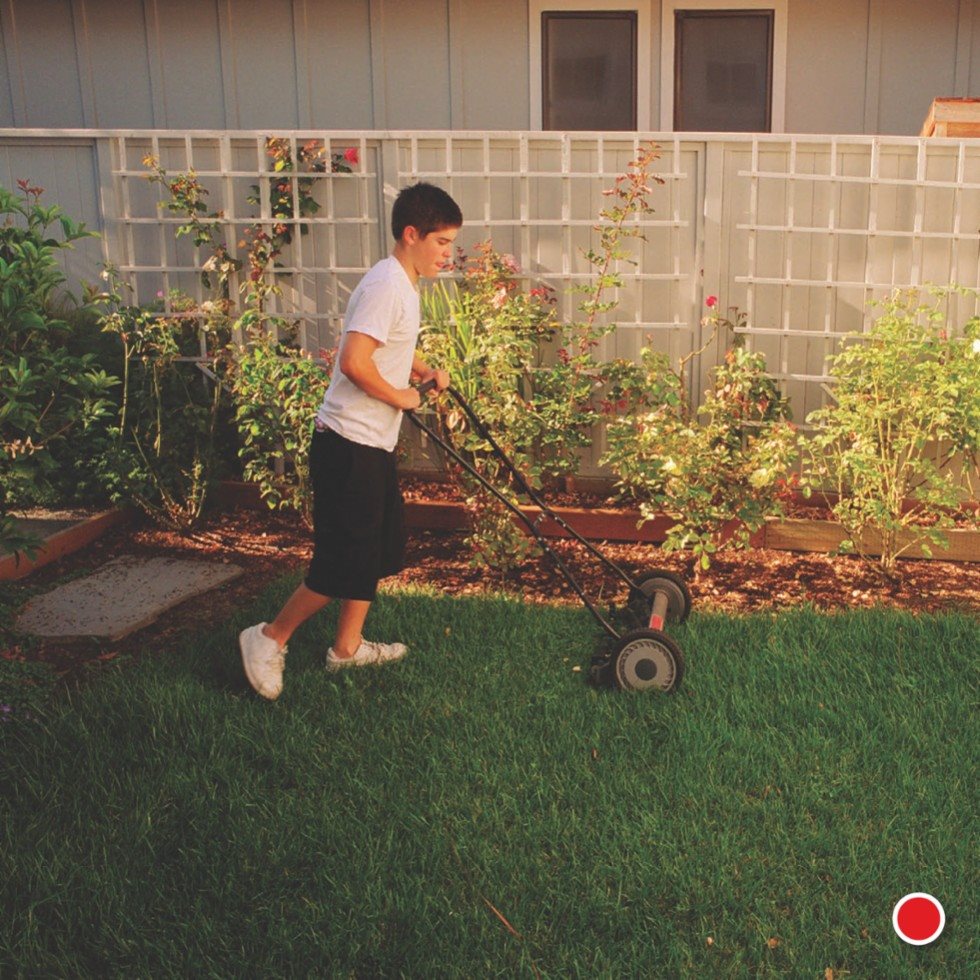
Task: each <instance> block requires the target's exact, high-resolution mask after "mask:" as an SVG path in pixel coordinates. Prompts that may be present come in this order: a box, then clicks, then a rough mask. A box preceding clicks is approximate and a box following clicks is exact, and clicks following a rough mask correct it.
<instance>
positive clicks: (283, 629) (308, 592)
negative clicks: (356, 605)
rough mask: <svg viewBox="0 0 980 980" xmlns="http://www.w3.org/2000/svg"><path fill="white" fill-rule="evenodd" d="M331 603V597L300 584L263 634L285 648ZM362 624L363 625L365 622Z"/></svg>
mask: <svg viewBox="0 0 980 980" xmlns="http://www.w3.org/2000/svg"><path fill="white" fill-rule="evenodd" d="M329 601H330V597H329V596H325V595H321V594H320V593H319V592H314V591H313V590H312V589H309V588H307V587H306V585H305V584H304V583H302V582H300V584H299V585H298V586H297V587H296V591H295V592H293V594H292V595H291V596H290V597H289V598H288V599H287V600H286V604H285V605H284V606H283V607H282V609H280V610H279V613H278V614H277V616H276V618H275V619H274V620H273V621H272V622H271V623H267V624H266V626H265V627H264V628H263V630H262V632H263V633H264V634H265V635H266V636H268V637H269V638H270V639H272V640H275V641H276V643H278V644H279V646H281V647H284V646H285V645H286V644H287V643H288V642H289V638H290V637H291V636H292V635H293V633H295V632H296V630H297V628H298V627H299V626H301V625H302V624H303V623H305V622H306V621H307V620H308V619H309V618H310V616H312V615H313V614H314V613H318V612H319V611H320V610H321V609H322V608H323V607H324V606H325V605H326V604H327V603H328V602H329ZM369 605H370V603H369ZM361 622H362V623H363V620H361Z"/></svg>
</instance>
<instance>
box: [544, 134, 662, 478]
mask: <svg viewBox="0 0 980 980" xmlns="http://www.w3.org/2000/svg"><path fill="white" fill-rule="evenodd" d="M659 158H660V151H659V148H658V147H657V146H656V145H655V144H647V145H645V146H643V147H641V149H640V151H639V153H638V155H637V156H636V158H635V159H633V160H632V161H630V163H629V164H628V165H627V167H626V171H625V172H624V173H622V174H620V175H619V176H618V177H617V178H616V180H615V182H614V185H613V186H612V187H611V188H607V189H606V190H604V191H603V192H602V193H603V195H604V196H605V197H607V198H610V199H611V201H610V204H609V206H608V207H605V208H603V209H602V210H600V212H599V218H600V220H599V222H598V223H597V224H596V225H595V229H594V230H595V231H596V232H598V235H599V243H598V247H592V248H590V249H588V250H587V251H586V252H585V258H586V259H587V260H588V262H589V264H590V265H591V267H592V273H593V274H592V277H591V278H590V280H589V281H588V282H587V283H585V284H584V285H583V286H581V287H578V288H579V289H580V291H581V292H582V293H584V294H585V297H586V298H585V299H584V300H583V301H582V303H581V304H580V306H579V311H580V312H581V313H582V314H583V315H584V319H583V320H580V321H575V322H571V323H566V324H563V325H562V329H561V342H560V346H559V348H558V350H557V355H556V358H555V361H554V363H551V364H549V365H547V366H542V367H539V368H538V369H537V370H536V371H535V372H534V391H535V396H534V408H535V410H536V412H537V414H538V417H539V419H540V442H539V446H538V457H539V459H540V465H541V468H542V471H543V472H545V473H547V474H549V475H553V476H566V475H569V474H572V473H575V472H577V470H578V467H579V461H580V455H581V452H582V451H583V450H584V449H587V448H588V447H589V446H591V445H592V440H593V434H594V431H595V427H596V425H597V424H598V423H599V421H600V420H601V418H602V415H601V413H600V410H599V406H598V402H599V400H600V398H601V397H602V389H603V387H604V386H605V385H607V384H608V383H609V382H611V383H612V384H613V386H615V385H616V384H617V383H618V381H619V380H620V379H621V378H622V376H623V374H624V372H626V373H628V368H624V365H623V362H621V361H615V362H602V361H600V360H599V359H598V356H597V353H598V348H599V345H600V343H601V340H602V338H603V337H605V336H607V335H608V334H609V333H611V332H612V331H613V330H615V329H616V327H615V324H614V323H612V322H610V321H609V320H608V319H607V317H606V314H608V313H610V312H611V311H612V310H613V309H615V307H616V305H617V302H618V300H617V299H616V294H615V291H616V290H617V289H619V288H620V287H621V286H622V285H623V279H622V276H621V274H620V272H619V268H620V264H621V263H622V262H626V263H629V264H631V265H635V264H636V260H635V259H634V258H633V257H632V254H631V252H630V251H629V249H628V247H627V245H628V242H629V240H630V239H643V234H642V231H641V226H640V224H639V219H640V218H641V217H642V216H644V215H647V214H651V213H652V212H653V210H654V209H653V207H652V205H651V204H650V202H649V195H650V194H651V193H652V190H653V188H652V185H654V184H663V183H664V180H663V178H662V177H659V176H657V175H656V174H654V173H652V172H651V167H652V166H653V164H654V163H655V162H656V161H657V160H658V159H659Z"/></svg>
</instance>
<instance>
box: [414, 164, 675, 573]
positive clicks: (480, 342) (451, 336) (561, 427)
mask: <svg viewBox="0 0 980 980" xmlns="http://www.w3.org/2000/svg"><path fill="white" fill-rule="evenodd" d="M657 158H658V152H657V148H656V147H654V146H648V147H645V148H644V149H642V150H641V152H640V153H639V155H638V156H637V158H636V159H635V160H633V161H631V162H630V164H629V165H628V168H627V171H626V173H624V174H623V175H621V176H620V177H618V178H617V179H616V182H615V185H614V187H612V188H611V189H609V190H607V191H605V192H604V193H605V195H606V196H608V197H612V198H614V199H615V200H614V201H613V202H611V203H610V206H609V207H606V208H603V209H602V211H600V215H599V217H600V221H599V223H598V224H597V225H596V231H597V232H598V234H599V243H598V246H597V247H594V248H591V249H589V250H588V251H587V252H586V253H585V257H586V258H587V260H588V261H589V263H590V264H591V266H592V267H593V273H594V275H593V277H592V278H591V280H590V282H589V283H588V284H587V285H586V286H584V287H582V289H583V292H584V293H585V294H586V297H587V298H586V299H585V300H584V301H583V302H582V304H581V305H580V311H581V312H582V313H583V315H584V319H583V320H582V321H580V322H575V323H568V324H560V323H558V321H557V319H556V317H555V313H554V308H553V307H554V291H553V290H552V289H550V288H549V287H548V286H545V285H537V286H534V287H533V288H530V289H526V287H524V286H523V284H522V278H521V275H520V269H519V268H518V266H517V262H516V260H515V259H514V258H513V257H512V256H509V255H500V254H499V253H497V252H495V251H494V249H493V245H492V243H491V242H485V243H483V244H481V245H480V246H478V248H477V255H476V257H475V258H474V259H473V260H472V261H469V262H467V260H466V258H465V256H463V257H461V259H460V261H459V262H458V263H457V268H458V270H461V271H462V281H461V282H457V283H452V284H449V285H446V284H444V283H437V284H436V285H435V286H433V287H432V288H430V289H429V290H428V291H427V292H426V293H425V294H424V297H423V321H424V323H425V324H426V326H425V327H424V329H423V336H422V346H423V351H424V354H425V356H426V357H427V359H429V360H430V362H431V363H433V364H438V365H439V366H440V367H445V368H446V369H447V370H448V371H449V374H450V377H451V378H452V380H453V384H454V385H455V386H456V387H457V389H458V390H459V391H460V392H461V393H462V394H463V396H464V397H465V398H466V400H467V401H468V402H469V403H470V404H471V405H472V406H473V407H474V410H475V412H476V414H477V415H478V416H479V417H480V418H481V419H483V420H484V421H485V422H486V424H487V426H488V428H489V429H490V431H492V432H493V433H494V436H495V438H497V440H498V442H499V443H500V445H501V448H503V449H504V451H505V452H507V454H508V455H509V456H511V458H512V459H513V460H514V462H515V464H516V465H517V467H518V468H519V469H520V470H521V471H522V472H523V473H524V475H525V476H526V478H527V479H528V481H529V483H530V484H531V485H532V486H538V487H540V486H541V485H542V484H543V483H544V482H545V481H547V480H549V479H555V478H560V477H564V476H568V475H569V474H571V473H574V472H576V471H577V469H578V466H579V456H580V452H581V450H582V449H583V448H586V447H588V446H589V445H590V444H591V442H592V438H593V431H594V427H595V425H596V423H597V422H598V421H599V419H600V418H601V414H600V411H599V408H598V404H597V400H598V397H599V395H600V394H601V392H602V390H603V388H604V386H606V385H608V386H610V391H612V390H618V387H619V386H620V384H621V382H622V379H623V377H624V376H625V374H626V373H628V368H627V367H626V366H625V365H624V364H623V363H622V362H618V361H617V362H612V363H611V364H604V363H602V362H600V361H599V360H598V358H597V349H598V347H599V344H600V341H601V339H602V337H604V336H605V335H606V334H608V333H609V332H610V331H611V330H613V329H614V326H613V325H612V324H610V323H608V322H606V320H605V315H606V314H607V313H608V312H609V311H610V310H612V309H613V308H614V307H615V305H616V302H615V299H610V298H609V296H610V295H611V294H610V291H611V290H615V289H616V288H618V287H619V286H621V285H622V279H621V277H620V275H619V272H618V266H619V263H620V262H621V261H632V259H631V258H630V254H629V251H628V250H627V248H626V246H625V242H626V240H628V239H630V238H636V237H641V234H640V228H639V225H638V224H637V223H636V220H635V219H637V218H638V217H640V216H641V215H643V214H647V213H649V212H650V211H652V208H651V206H650V205H649V203H648V200H647V197H648V195H649V194H650V192H651V184H653V183H655V182H656V183H662V182H663V181H662V180H661V178H659V177H655V176H653V175H651V173H650V167H651V166H652V164H653V162H654V161H655V160H656V159H657ZM554 341H559V346H558V348H557V351H556V352H555V354H554V356H553V357H552V358H550V362H549V363H546V352H547V350H548V348H549V345H551V344H552V342H554ZM436 411H437V413H438V424H439V426H440V428H441V429H442V433H443V435H444V436H445V437H446V438H447V440H448V441H449V442H450V443H451V444H453V445H454V447H455V448H456V449H457V450H458V451H460V452H461V453H463V455H464V456H466V457H467V458H468V459H469V460H470V461H471V462H473V463H474V464H476V465H477V469H481V470H482V471H483V472H484V473H485V474H486V475H487V476H488V477H489V478H490V479H491V481H492V482H494V483H495V484H496V485H499V484H500V480H499V479H498V477H499V471H500V467H499V465H498V463H497V462H496V460H495V459H494V457H493V456H492V454H491V453H490V446H489V445H488V444H487V443H486V441H485V440H484V439H483V438H482V437H481V436H480V435H479V433H478V432H475V431H473V429H472V426H471V425H470V422H469V420H468V419H467V417H466V416H465V414H463V413H462V412H460V411H459V410H458V408H456V407H455V405H453V404H451V403H448V402H444V403H442V404H441V405H440V406H439V407H437V409H436ZM457 479H458V480H459V482H460V483H461V484H462V487H463V489H464V491H465V493H466V496H467V503H468V506H469V508H470V511H471V515H472V521H473V527H474V530H473V534H472V536H471V538H470V541H469V543H470V545H471V547H472V548H473V551H474V561H476V562H478V563H479V564H489V565H490V566H492V567H495V568H498V569H500V570H503V571H506V570H507V569H509V568H512V567H514V566H516V565H518V564H520V562H521V561H522V560H523V558H524V557H525V556H526V555H527V554H529V553H531V552H532V551H533V550H534V546H533V543H532V542H531V541H530V540H529V539H528V538H527V537H526V536H525V535H524V534H523V532H521V531H520V530H519V529H518V528H517V527H516V526H515V525H514V523H513V521H512V519H511V517H510V514H509V513H508V512H507V510H506V508H504V507H503V505H502V504H500V503H499V501H497V500H496V499H495V498H493V497H491V496H490V495H489V494H487V493H485V492H484V491H482V490H479V489H478V487H477V486H475V485H474V484H473V483H472V481H470V480H469V478H467V477H465V475H463V474H458V475H457ZM510 492H511V497H512V500H514V502H517V496H516V494H515V492H514V488H513V487H511V488H510Z"/></svg>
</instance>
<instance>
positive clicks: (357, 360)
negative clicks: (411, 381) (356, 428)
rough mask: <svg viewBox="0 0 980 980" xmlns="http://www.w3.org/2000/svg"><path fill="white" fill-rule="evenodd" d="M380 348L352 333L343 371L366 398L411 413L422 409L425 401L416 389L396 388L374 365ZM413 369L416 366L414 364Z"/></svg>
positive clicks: (342, 351)
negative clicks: (421, 405) (420, 406)
mask: <svg viewBox="0 0 980 980" xmlns="http://www.w3.org/2000/svg"><path fill="white" fill-rule="evenodd" d="M380 346H381V344H380V343H379V342H378V341H377V340H375V339H374V338H373V337H369V336H368V335H367V334H366V333H357V332H356V331H353V330H352V331H350V332H349V333H348V334H347V335H346V336H345V337H344V342H343V344H342V345H341V349H340V365H339V366H340V370H341V371H343V372H344V374H345V375H346V376H347V378H348V379H349V380H350V381H352V382H353V383H354V384H356V385H357V387H358V388H360V389H361V391H363V392H364V393H365V394H366V395H370V396H371V397H372V398H377V399H378V401H382V402H384V403H385V404H386V405H391V406H392V408H399V409H401V410H402V411H412V410H413V409H416V408H418V407H419V405H420V404H421V403H422V399H421V398H420V397H419V393H418V391H417V390H416V389H415V388H396V387H394V385H391V384H389V383H388V382H387V381H385V379H384V378H382V377H381V373H380V372H379V371H378V366H377V365H376V364H375V363H374V352H375V351H376V350H377V349H378V348H379V347H380ZM413 367H414V364H413Z"/></svg>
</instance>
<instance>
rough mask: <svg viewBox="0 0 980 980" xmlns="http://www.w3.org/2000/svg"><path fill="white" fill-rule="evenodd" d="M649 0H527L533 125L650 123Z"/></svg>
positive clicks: (629, 126)
mask: <svg viewBox="0 0 980 980" xmlns="http://www.w3.org/2000/svg"><path fill="white" fill-rule="evenodd" d="M650 6H651V0H528V43H529V52H528V53H529V62H530V68H531V71H530V82H531V93H530V95H531V128H532V129H552V130H597V131H600V132H601V131H617V130H618V131H623V130H626V131H632V130H637V129H640V130H649V129H650V91H651V77H650V64H651V45H650V39H651V37H652V36H653V31H652V28H651V22H650Z"/></svg>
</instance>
